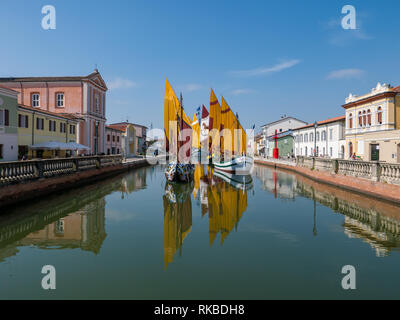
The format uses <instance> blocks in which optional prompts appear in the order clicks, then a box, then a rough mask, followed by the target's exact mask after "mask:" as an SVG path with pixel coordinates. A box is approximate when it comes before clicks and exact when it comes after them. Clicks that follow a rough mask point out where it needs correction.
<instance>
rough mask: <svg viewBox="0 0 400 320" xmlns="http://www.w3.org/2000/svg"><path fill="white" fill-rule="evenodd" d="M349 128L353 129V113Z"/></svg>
mask: <svg viewBox="0 0 400 320" xmlns="http://www.w3.org/2000/svg"><path fill="white" fill-rule="evenodd" d="M349 128H350V129H353V114H352V113H350V114H349Z"/></svg>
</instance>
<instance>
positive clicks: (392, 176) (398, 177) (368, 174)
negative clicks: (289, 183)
mask: <svg viewBox="0 0 400 320" xmlns="http://www.w3.org/2000/svg"><path fill="white" fill-rule="evenodd" d="M296 165H297V166H298V167H303V168H308V169H310V170H317V171H324V172H329V173H333V174H340V175H345V176H352V177H357V178H364V179H368V180H372V181H376V182H377V181H380V182H386V183H390V184H397V185H400V164H397V163H386V162H374V161H359V160H341V159H327V158H318V157H315V158H309V157H302V156H299V157H297V158H296Z"/></svg>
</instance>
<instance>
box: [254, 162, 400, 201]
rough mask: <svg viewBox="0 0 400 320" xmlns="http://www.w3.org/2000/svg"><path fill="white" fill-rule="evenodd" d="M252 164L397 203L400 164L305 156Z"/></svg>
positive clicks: (399, 189) (399, 196)
mask: <svg viewBox="0 0 400 320" xmlns="http://www.w3.org/2000/svg"><path fill="white" fill-rule="evenodd" d="M255 163H256V164H259V165H267V166H270V167H274V168H280V169H284V170H288V171H291V172H296V173H298V174H300V175H303V176H305V177H307V178H310V179H312V180H314V181H317V182H322V183H325V184H329V185H332V186H335V187H339V188H342V189H344V190H349V191H352V192H357V193H361V194H364V195H367V196H370V197H374V198H377V199H381V200H385V201H390V202H394V203H396V204H400V164H388V163H377V162H364V161H353V160H338V159H323V158H321V159H318V158H306V157H298V158H297V159H296V160H295V161H290V160H276V159H266V158H256V159H255Z"/></svg>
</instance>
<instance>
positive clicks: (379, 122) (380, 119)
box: [378, 107, 383, 124]
mask: <svg viewBox="0 0 400 320" xmlns="http://www.w3.org/2000/svg"><path fill="white" fill-rule="evenodd" d="M382 118H383V112H382V107H379V108H378V124H382Z"/></svg>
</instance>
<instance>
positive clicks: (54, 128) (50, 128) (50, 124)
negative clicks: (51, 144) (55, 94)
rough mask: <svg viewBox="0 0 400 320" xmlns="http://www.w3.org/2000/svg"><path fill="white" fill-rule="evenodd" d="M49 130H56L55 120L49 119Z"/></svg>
mask: <svg viewBox="0 0 400 320" xmlns="http://www.w3.org/2000/svg"><path fill="white" fill-rule="evenodd" d="M49 131H56V122H55V121H54V120H49Z"/></svg>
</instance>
